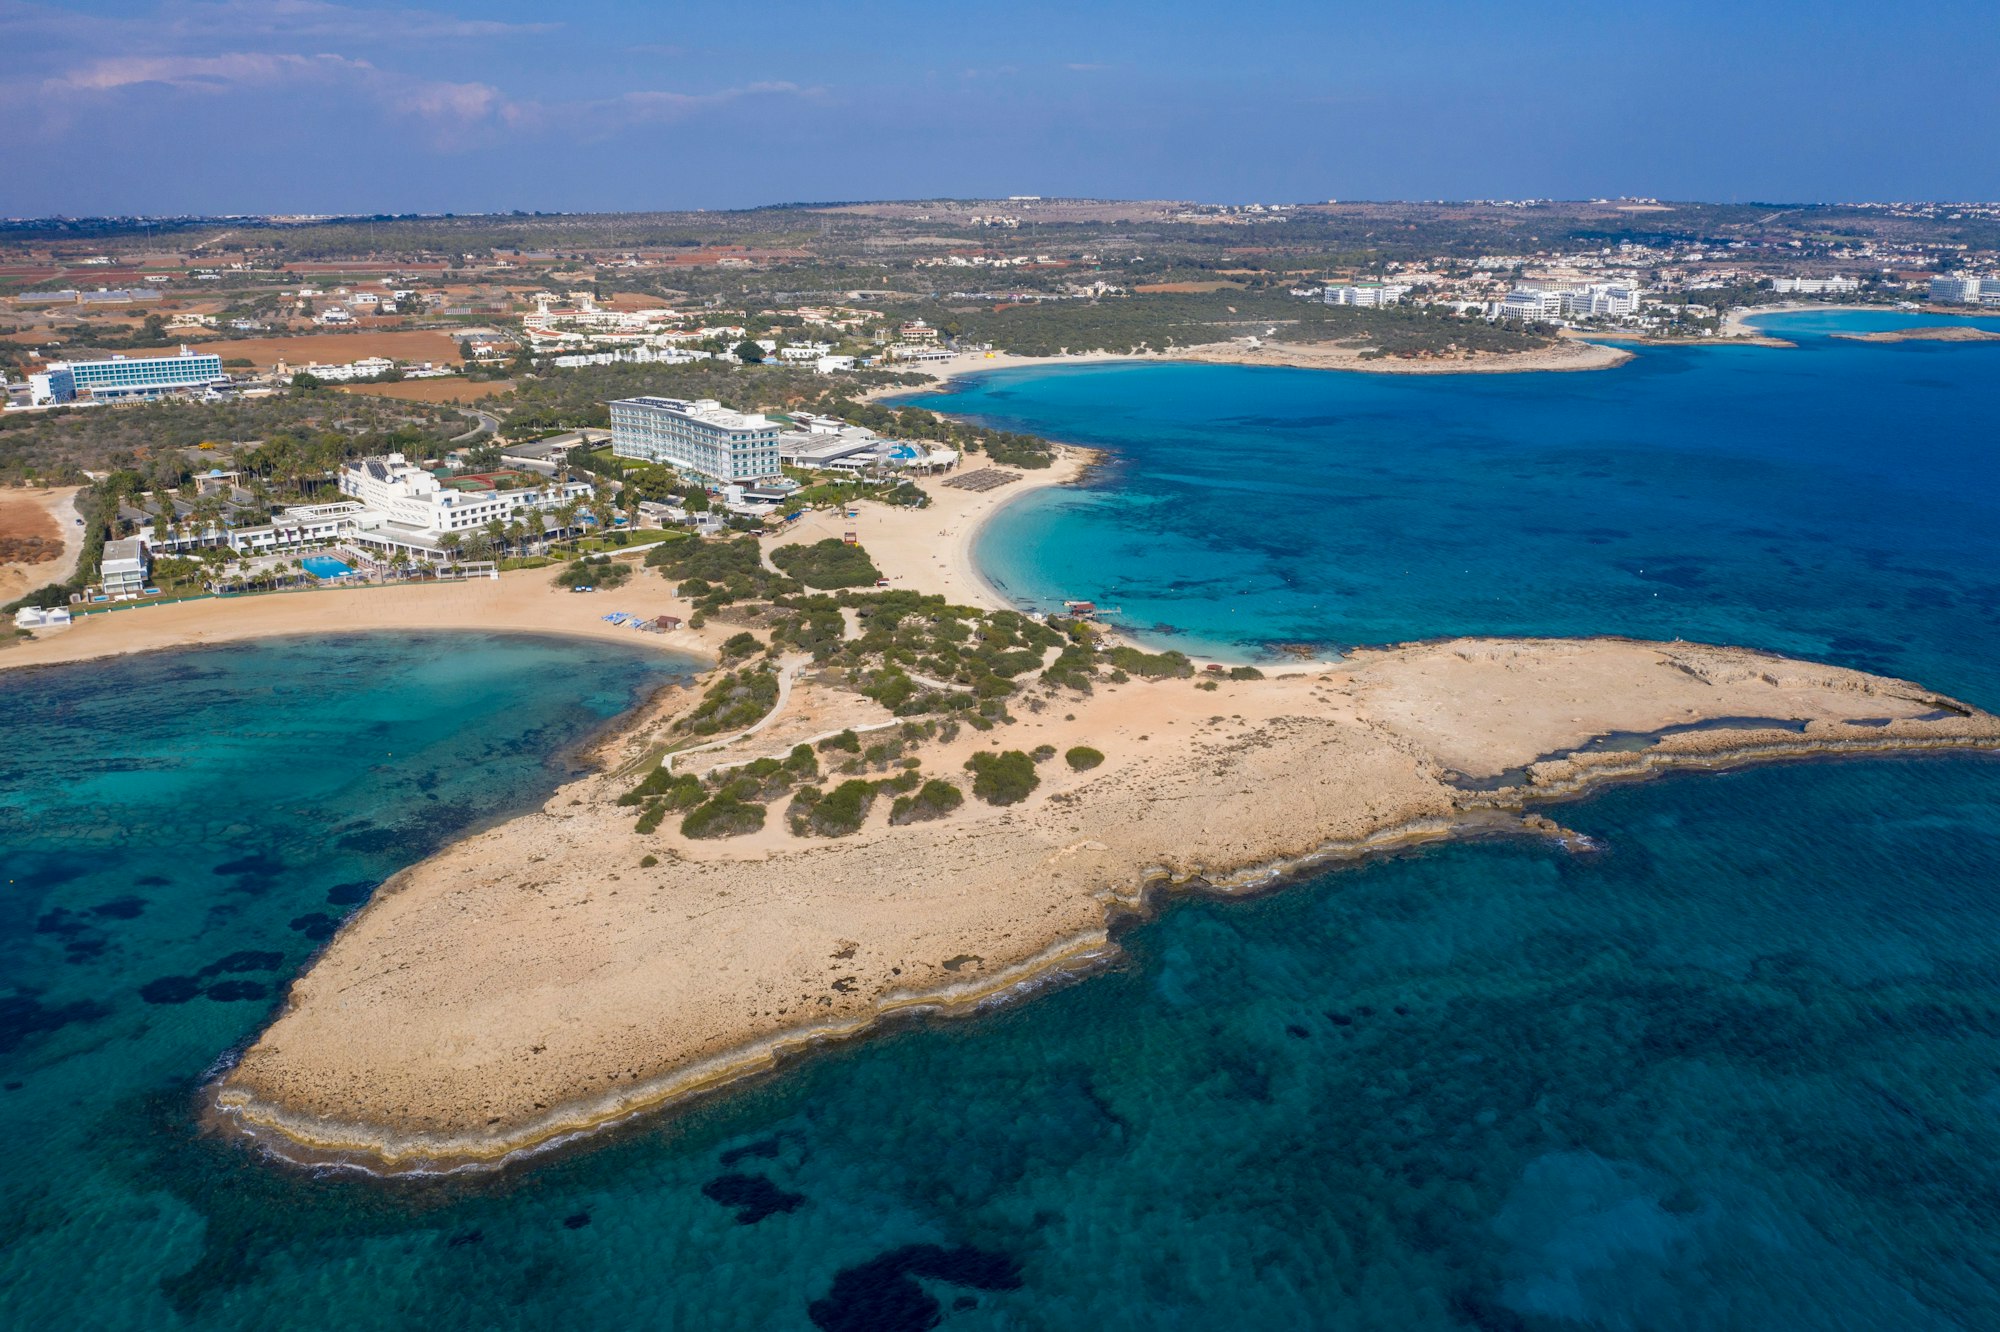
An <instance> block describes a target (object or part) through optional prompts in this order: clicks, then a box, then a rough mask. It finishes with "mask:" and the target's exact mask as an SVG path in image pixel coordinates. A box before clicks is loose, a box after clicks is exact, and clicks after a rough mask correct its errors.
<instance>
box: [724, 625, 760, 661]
mask: <svg viewBox="0 0 2000 1332" xmlns="http://www.w3.org/2000/svg"><path fill="white" fill-rule="evenodd" d="M763 648H764V644H763V642H762V640H760V639H759V638H758V637H757V635H755V634H753V633H751V632H750V631H749V630H748V629H745V630H744V631H743V632H742V633H740V634H737V635H735V636H733V637H731V638H729V639H728V640H726V641H725V642H724V643H723V645H722V659H723V660H724V661H735V660H737V659H738V658H740V657H754V656H756V655H757V653H759V652H761V651H762V650H763Z"/></svg>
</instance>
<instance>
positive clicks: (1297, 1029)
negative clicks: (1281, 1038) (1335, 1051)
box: [1285, 1022, 1312, 1041]
mask: <svg viewBox="0 0 2000 1332" xmlns="http://www.w3.org/2000/svg"><path fill="white" fill-rule="evenodd" d="M1285 1035H1287V1036H1289V1037H1291V1038H1292V1039H1293V1040H1295V1041H1302V1040H1304V1039H1305V1038H1306V1037H1308V1036H1310V1035H1312V1033H1311V1032H1309V1031H1307V1030H1306V1029H1305V1028H1304V1027H1301V1026H1300V1025H1299V1024H1298V1023H1296V1022H1287V1023H1286V1024H1285Z"/></svg>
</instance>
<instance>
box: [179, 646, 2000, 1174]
mask: <svg viewBox="0 0 2000 1332" xmlns="http://www.w3.org/2000/svg"><path fill="white" fill-rule="evenodd" d="M1208 683H1214V684H1215V687H1214V688H1213V689H1209V688H1204V687H1202V686H1203V685H1204V684H1208ZM666 706H668V707H671V706H672V705H671V704H668V705H666ZM658 720H660V719H659V718H642V719H641V720H640V722H639V723H638V725H637V727H636V729H635V731H634V732H633V734H632V735H631V737H630V739H629V740H628V742H627V743H628V748H629V750H630V752H631V753H637V752H638V751H639V749H641V748H643V746H644V745H645V744H646V743H647V728H648V726H650V725H651V724H652V723H654V722H656V721H658ZM1606 736H1615V737H1622V739H1621V741H1620V742H1619V743H1617V744H1614V745H1611V746H1608V747H1606V746H1604V745H1603V744H1602V739H1601V738H1602V737H1606ZM1084 743H1087V744H1090V745H1092V746H1094V747H1096V748H1098V749H1100V750H1102V751H1103V753H1104V754H1105V755H1106V756H1107V757H1106V760H1105V762H1104V763H1103V765H1102V766H1101V767H1097V768H1094V769H1091V770H1088V771H1083V772H1072V771H1070V770H1069V768H1068V767H1067V765H1065V764H1064V763H1063V762H1062V761H1061V760H1060V759H1055V760H1052V761H1049V762H1046V763H1043V764H1042V765H1041V766H1040V768H1039V772H1040V775H1041V778H1042V780H1041V785H1040V786H1039V788H1038V789H1037V790H1036V791H1035V792H1034V793H1033V794H1032V795H1031V796H1030V797H1029V798H1028V799H1026V800H1025V801H1023V802H1021V803H1019V804H1015V805H1009V806H1004V807H999V806H990V805H985V804H981V803H979V802H977V801H973V800H968V801H967V803H966V805H965V807H964V808H962V809H961V810H959V811H958V812H957V813H956V814H954V815H953V816H952V817H949V818H946V819H943V820H941V821H938V822H934V823H925V824H915V825H909V826H900V827H898V826H890V825H889V823H888V822H887V820H886V818H885V813H886V811H885V810H883V809H882V808H881V807H880V805H879V804H878V807H877V809H876V811H875V813H874V815H873V816H872V817H871V818H870V819H869V820H868V821H867V822H866V824H865V825H864V827H863V828H862V829H861V831H860V832H858V833H856V834H854V835H852V836H849V837H845V838H840V839H838V840H813V839H808V840H799V839H795V838H790V837H788V836H787V835H785V834H784V833H783V832H782V831H775V830H772V829H768V828H767V829H766V831H765V832H764V833H760V834H757V835H754V836H751V837H746V838H742V839H732V840H729V841H722V842H691V841H688V840H686V839H683V838H681V837H680V836H679V835H678V834H677V833H676V832H674V831H673V829H672V827H671V826H667V827H663V828H661V829H660V830H659V831H658V832H655V833H651V834H640V833H638V832H637V831H636V830H635V828H634V826H633V822H632V818H631V811H630V810H629V809H628V808H623V807H620V806H618V805H617V804H616V803H615V800H616V798H617V796H618V795H619V794H620V793H622V792H623V791H625V790H626V789H628V787H629V786H630V783H631V777H630V775H629V769H628V770H627V772H626V774H625V775H620V773H619V772H618V771H617V770H616V768H617V764H618V761H619V759H620V758H621V755H619V754H617V753H607V754H606V755H605V756H604V757H605V760H606V761H607V763H608V764H609V765H611V767H612V769H613V770H611V771H607V772H605V773H600V774H598V775H594V776H590V777H586V778H584V779H582V780H580V781H577V782H575V783H572V784H570V785H569V786H566V787H564V788H563V789H562V790H560V791H558V792H557V793H556V795H555V796H554V797H553V798H552V799H551V800H550V801H549V802H548V804H547V805H546V806H545V807H544V808H543V809H542V810H541V811H539V812H536V813H532V814H529V815H526V816H523V817H521V818H517V819H515V820H513V821H511V822H509V823H507V824H504V825H502V826H500V827H497V828H494V829H491V830H489V831H487V832H484V833H482V834H480V835H478V836H476V837H473V838H471V839H469V840H467V841H464V842H461V843H459V844H457V845H455V846H453V847H451V848H449V849H447V850H445V851H444V852H442V853H440V854H438V855H436V856H433V857H432V858H431V859H429V860H427V861H424V862H423V863H421V864H419V865H416V866H413V867H412V868H410V869H409V870H407V871H405V872H403V873H402V874H400V875H398V876H396V877H395V878H394V879H392V880H391V881H390V882H389V883H387V884H385V885H384V886H383V887H382V888H381V889H380V890H379V891H378V893H377V894H376V896H375V899H374V900H373V901H372V902H371V903H370V904H369V905H368V906H367V907H366V908H365V909H364V910H363V911H362V912H360V913H359V914H358V915H357V916H356V917H354V918H353V919H352V920H350V921H349V923H348V924H347V925H346V926H345V928H343V930H342V931H341V932H340V934H339V935H337V936H336V937H335V939H334V940H333V942H332V943H331V944H330V945H329V947H328V948H327V950H326V952H325V953H324V954H323V955H322V956H321V957H320V958H319V960H318V961H317V962H315V963H314V964H313V965H312V967H311V968H310V969H309V970H308V971H307V972H306V973H305V974H304V975H303V976H301V977H300V978H299V979H298V980H297V981H296V982H295V983H294V985H293V986H292V989H291V992H290V995H289V997H288V1000H287V1003H286V1005H285V1008H284V1011H283V1012H282V1013H281V1014H280V1015H279V1017H278V1018H277V1020H276V1021H274V1022H273V1023H272V1025H271V1026H270V1027H269V1028H268V1029H267V1030H266V1031H265V1032H264V1033H263V1035H262V1036H260V1037H259V1038H258V1039H257V1041H256V1042H255V1043H254V1044H253V1045H252V1046H251V1047H250V1048H249V1049H248V1050H247V1051H245V1052H244V1053H243V1055H242V1057H241V1059H240V1060H239V1061H238V1062H237V1063H236V1065H235V1066H234V1067H233V1068H231V1069H230V1070H229V1071H228V1072H227V1073H226V1074H225V1075H224V1076H223V1077H222V1078H221V1079H220V1080H219V1081H218V1082H217V1083H216V1084H215V1085H214V1086H213V1087H212V1088H211V1089H210V1091H209V1093H208V1102H207V1104H208V1117H209V1120H210V1122H211V1123H212V1124H213V1125H214V1126H216V1127H218V1128H219V1129H221V1130H222V1131H224V1132H227V1133H230V1134H235V1135H244V1136H247V1137H248V1138H250V1139H251V1140H253V1141H255V1142H256V1143H258V1144H260V1145H262V1146H263V1147H265V1148H267V1149H268V1150H270V1151H271V1152H272V1153H274V1154H275V1155H277V1156H279V1157H281V1158H284V1159H287V1160H291V1161H295V1162H300V1163H307V1164H348V1165H355V1166H360V1167H364V1168H367V1169H371V1170H376V1171H389V1172H398V1171H437V1170H451V1169H456V1168H468V1167H480V1166H489V1165H493V1164H496V1163H500V1162H504V1161H506V1160H508V1159H510V1158H514V1157H517V1156H519V1155H521V1154H524V1153H532V1152H534V1151H536V1150H538V1149H544V1148H548V1147H551V1146H554V1145H557V1144H560V1143H563V1142H566V1141H569V1140H571V1139H573V1138H575V1137H576V1136H577V1135H580V1134H584V1133H587V1132H589V1131H591V1130H593V1129H596V1128H600V1127H603V1126H606V1125H610V1124H615V1123H618V1122H620V1121H622V1120H625V1119H628V1118H630V1117H632V1116H634V1115H637V1114H640V1113H642V1112H645V1111H648V1110H651V1109H654V1108H657V1107H660V1106H664V1105H668V1104H671V1103H673V1102H675V1101H677V1100H679V1099H681V1098H685V1097H688V1096H691V1095H695V1094H699V1093H703V1092H707V1091H710V1090H713V1089H715V1088H718V1087H721V1086H723V1085H726V1084H728V1083H730V1082H732V1081H734V1080H736V1079H740V1078H743V1077H746V1076H750V1075H754V1074H758V1073H762V1072H764V1071H767V1070H769V1069H771V1068H772V1067H774V1065H775V1064H777V1062H778V1061H780V1060H781V1059H783V1058H784V1057H785V1056H786V1055H788V1054H790V1053H794V1052H799V1051H804V1050H809V1049H811V1048H813V1047H815V1046H817V1045H819V1044H821V1043H824V1042H826V1041H829V1040H834V1039H839V1038H844V1037H851V1036H855V1035H858V1034H860V1033H863V1032H865V1031H867V1030H869V1029H870V1028H871V1027H873V1026H875V1025H877V1024H879V1023H881V1022H882V1021H884V1020H885V1019H888V1018H890V1017H892V1016H894V1015H897V1014H910V1013H926V1014H941V1013H952V1012H964V1011H969V1010H972V1009H975V1008H977V1007H978V1006H979V1005H981V1004H984V1003H987V1002H991V1001H994V1000H997V999H1000V998H1003V997H1006V996H1008V995H1010V994H1013V993H1015V992H1017V991H1019V990H1021V989H1023V988H1024V987H1030V986H1032V985H1034V984H1035V983H1036V982H1037V981H1039V980H1043V979H1046V978H1048V977H1049V976H1051V975H1054V974H1060V973H1063V972H1065V971H1068V970H1074V969H1077V968H1084V967H1090V966H1095V965H1102V964H1104V963H1105V962H1107V961H1108V960H1110V959H1112V958H1115V956H1116V953H1117V949H1116V945H1115V943H1114V941H1113V938H1112V930H1113V926H1114V922H1115V921H1116V920H1117V919H1118V918H1119V917H1120V916H1121V915H1122V914H1124V913H1128V912H1133V911H1139V910H1143V909H1145V906H1146V903H1147V900H1148V897H1149V894H1150V893H1152V892H1154V891H1155V890H1158V889H1162V888H1171V887H1180V888H1185V889H1194V890H1200V891H1215V892H1237V891H1245V890H1250V889H1254V888H1257V887H1260V886H1266V885H1268V884H1270V883H1272V882H1273V881H1274V879H1275V878H1276V877H1277V876H1280V875H1282V874H1284V873H1286V872H1288V871H1297V870H1298V869H1300V868H1302V867H1308V866H1312V865H1317V864H1323V863H1328V862H1332V861H1336V860H1340V859H1343V858H1351V857H1355V856H1359V855H1365V854H1369V853H1371V852H1375V851H1380V850H1384V849H1389V848H1394V847H1400V846H1407V845H1411V844H1414V843H1419V842H1425V841H1431V840H1437V839H1442V838H1448V837H1452V836H1456V835H1462V834H1464V833H1466V832H1468V831H1476V830H1489V831H1490V830H1492V829H1494V828H1496V827H1499V826H1513V827H1514V828H1516V829H1517V830H1520V831H1522V832H1523V835H1532V834H1531V832H1530V831H1528V830H1529V829H1530V828H1531V827H1533V828H1540V829H1542V830H1543V831H1547V832H1552V833H1555V834H1558V835H1559V834H1560V832H1561V830H1560V829H1559V828H1558V827H1556V826H1555V825H1553V824H1552V823H1548V822H1547V821H1546V820H1538V821H1533V822H1532V824H1523V823H1522V822H1521V821H1520V820H1519V818H1518V817H1517V812H1518V811H1519V810H1521V809H1522V808H1523V807H1524V806H1525V805H1527V804H1529V803H1531V802H1534V801H1537V800H1542V799H1547V798H1551V797H1556V796H1565V795H1572V794H1575V793H1576V792H1578V791H1581V790H1584V789H1587V788H1589V787H1591V786H1593V785H1595V784H1597V783H1599V782H1603V781H1606V780H1611V779H1616V778H1624V777H1635V776H1642V775H1646V774H1649V773H1653V772H1658V771H1664V770H1667V769H1671V768H1675V767H1685V766H1703V765H1707V766H1716V765H1726V764H1734V763H1742V762H1751V761H1757V760H1764V759H1778V758H1795V757H1804V756H1809V755H1819V754H1867V753H1884V752H1897V751H1917V750H1928V749H1974V748H1992V747H1995V746H1996V745H2000V719H1996V718H1994V717H1992V716H1990V715H1988V714H1986V713H1984V712H1981V711H1979V710H1977V709H1974V708H1970V707H1968V706H1965V705H1963V704H1959V703H1956V702H1954V701H1952V700H1949V699H1943V698H1939V697H1937V696H1935V695H1932V694H1930V693H1928V692H1927V691H1925V690H1924V689H1922V688H1921V687H1919V686H1917V685H1913V684H1909V683H1907V682H1903V681H1896V680H1889V679H1883V678H1878V677H1874V676H1869V675H1864V674H1861V673H1859V672H1855V671H1850V670H1844V669H1841V668H1837V667H1832V666H1819V665H1810V664H1804V663H1799V662H1794V661H1788V660H1784V659H1781V658H1777V657H1772V656H1768V655H1765V654H1762V653H1756V652H1748V651H1743V650H1738V649H1731V648H1715V647H1702V646H1695V645H1689V644H1671V645H1664V644H1649V643H1640V642H1632V641H1627V640H1613V639H1596V640H1528V641H1501V640H1462V641H1451V642H1443V643H1429V644H1420V645H1414V646H1408V647H1401V648H1394V649H1388V650H1382V651H1371V652H1365V653H1361V654H1358V655H1356V656H1355V657H1354V658H1352V659H1351V660H1349V661H1347V662H1344V663H1342V664H1341V665H1339V666H1337V667H1332V668H1324V669H1321V670H1318V671H1315V672H1314V673H1312V674H1308V675H1295V676H1290V677H1287V678H1283V679H1265V680H1241V681H1236V680H1229V681H1220V682H1214V681H1204V680H1163V681H1155V682H1150V683H1148V682H1141V681H1133V682H1130V683H1127V684H1123V685H1114V686H1106V687H1101V688H1099V689H1098V690H1097V691H1096V692H1095V693H1093V694H1092V695H1090V696H1088V697H1079V698H1075V699H1074V700H1071V699H1067V698H1066V699H1064V700H1062V701H1060V702H1059V703H1057V704H1055V705H1053V706H1051V707H1049V708H1047V709H1045V710H1043V711H1040V712H1025V711H1024V712H1023V714H1022V716H1021V719H1020V721H1019V722H1018V723H1017V724H1016V725H1013V726H1007V727H1002V728H999V731H998V732H996V733H993V734H980V733H979V732H976V731H967V732H966V733H965V734H963V735H961V736H958V737H955V738H954V739H953V740H951V741H950V742H949V743H934V744H931V745H928V746H926V747H925V748H924V749H923V750H922V751H921V758H922V761H923V767H924V769H925V770H926V771H933V772H941V773H955V772H956V771H957V770H958V769H959V768H960V767H961V766H962V764H963V763H964V760H965V759H966V758H967V757H968V756H969V755H970V754H971V753H972V752H973V751H975V750H978V749H982V748H992V747H995V746H996V745H1004V746H1007V747H1021V748H1028V747H1032V746H1038V745H1048V746H1052V747H1054V748H1055V749H1056V750H1057V751H1058V752H1059V753H1060V752H1061V751H1063V750H1065V749H1066V748H1067V747H1069V746H1071V745H1076V744H1084ZM615 748H616V747H615V746H614V749H615ZM773 748H776V750H777V752H780V753H781V752H783V751H782V747H781V746H773V745H772V744H771V742H770V741H769V740H766V741H764V742H763V743H762V744H760V743H758V737H752V738H751V740H749V741H746V742H745V743H744V745H743V747H742V750H741V753H740V755H739V757H740V758H745V759H747V758H751V757H756V756H760V755H762V754H764V753H765V752H767V750H770V749H773ZM648 856H651V857H653V858H654V859H655V860H656V862H657V863H655V864H653V865H651V866H642V864H641V862H642V860H643V859H644V858H645V857H648Z"/></svg>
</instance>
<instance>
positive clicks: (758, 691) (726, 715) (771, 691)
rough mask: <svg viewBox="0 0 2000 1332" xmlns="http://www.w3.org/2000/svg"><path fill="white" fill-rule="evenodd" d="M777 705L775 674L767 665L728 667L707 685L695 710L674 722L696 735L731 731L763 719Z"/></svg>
mask: <svg viewBox="0 0 2000 1332" xmlns="http://www.w3.org/2000/svg"><path fill="white" fill-rule="evenodd" d="M776 706H778V676H777V672H775V671H773V670H771V669H770V668H769V666H768V665H765V666H761V667H758V668H756V669H753V670H743V671H731V672H729V673H728V674H726V675H724V676H723V677H722V678H721V679H720V680H717V681H716V682H715V683H714V684H712V685H710V686H709V687H708V692H707V693H706V694H703V695H702V698H701V702H700V703H699V704H697V705H696V707H695V710H694V711H693V712H691V713H689V714H688V715H687V716H686V717H683V718H682V719H681V720H680V722H679V723H677V724H678V725H679V727H680V729H682V730H684V731H692V732H693V733H694V734H696V735H714V734H715V733H716V732H717V731H734V730H740V729H742V728H743V727H746V726H750V725H753V724H755V723H756V722H759V721H762V720H763V719H764V716H765V714H767V713H768V712H770V711H771V709H772V708H774V707H776Z"/></svg>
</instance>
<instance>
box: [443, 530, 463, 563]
mask: <svg viewBox="0 0 2000 1332" xmlns="http://www.w3.org/2000/svg"><path fill="white" fill-rule="evenodd" d="M464 544H465V538H464V537H462V536H460V535H459V534H458V533H456V532H446V533H445V534H444V535H443V536H441V537H439V538H438V549H439V550H442V551H443V552H444V553H445V554H446V555H447V556H448V557H450V558H451V559H453V560H456V559H457V558H458V548H459V547H460V546H462V545H464Z"/></svg>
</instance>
